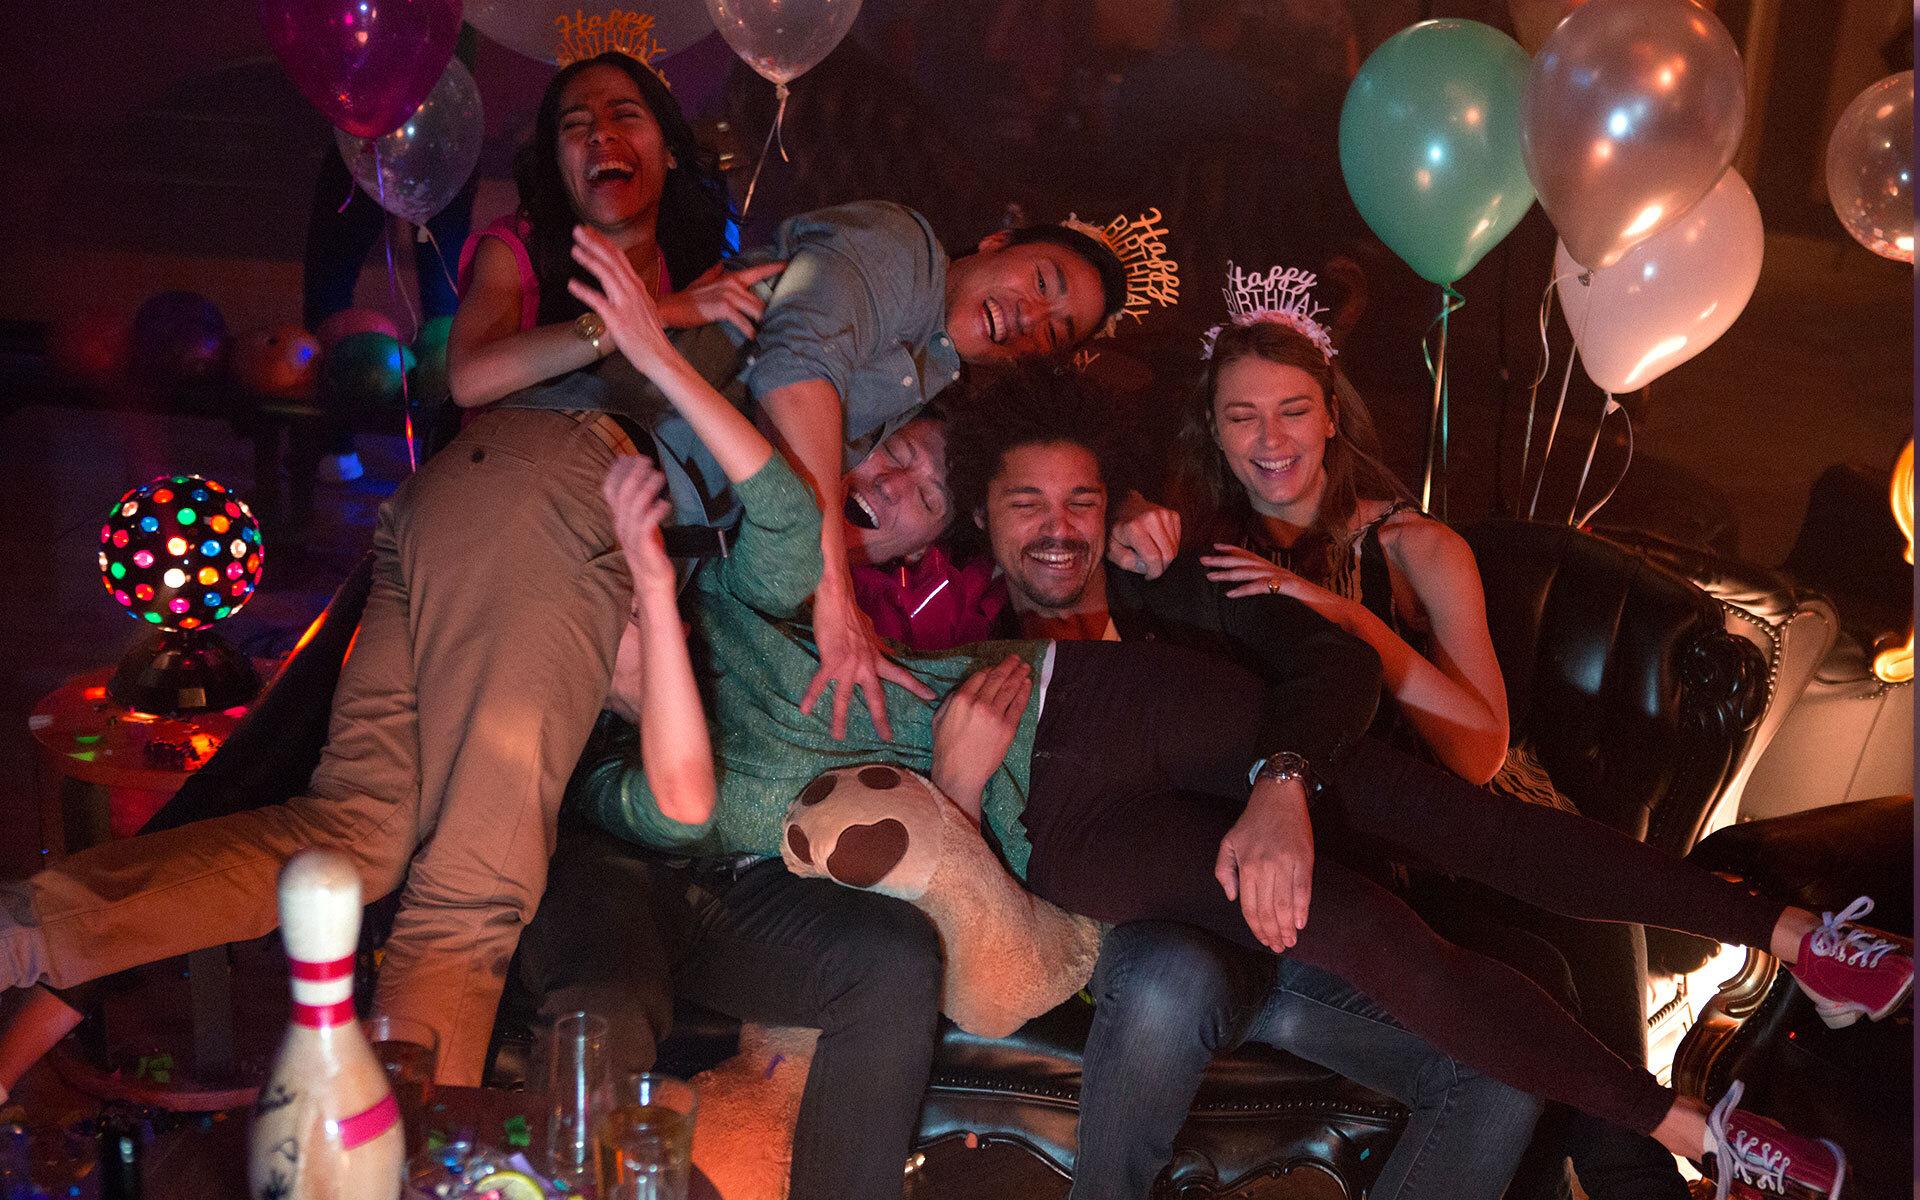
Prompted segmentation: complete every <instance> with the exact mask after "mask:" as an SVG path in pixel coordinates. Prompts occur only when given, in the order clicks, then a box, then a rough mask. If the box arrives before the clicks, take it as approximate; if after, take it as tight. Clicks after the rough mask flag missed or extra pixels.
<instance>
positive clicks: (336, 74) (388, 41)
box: [260, 0, 460, 138]
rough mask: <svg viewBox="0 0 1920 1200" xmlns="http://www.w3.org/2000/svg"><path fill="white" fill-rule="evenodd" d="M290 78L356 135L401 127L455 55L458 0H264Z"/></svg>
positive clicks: (265, 18)
mask: <svg viewBox="0 0 1920 1200" xmlns="http://www.w3.org/2000/svg"><path fill="white" fill-rule="evenodd" d="M260 24H261V25H262V26H264V27H265V28H266V32H267V41H268V43H269V44H270V45H272V47H273V52H274V54H275V55H276V56H277V57H278V58H279V59H280V65H281V66H282V67H284V68H285V69H286V72H287V76H288V78H290V79H292V80H293V86H294V87H296V88H298V89H299V91H300V94H301V95H302V96H305V97H306V98H307V100H308V101H309V102H310V103H311V104H312V105H313V106H314V107H315V108H317V109H319V110H320V113H321V115H322V116H324V117H326V118H327V120H329V121H331V122H333V123H334V124H335V125H336V126H338V127H339V128H341V129H344V130H346V131H347V132H348V133H350V134H352V135H353V136H355V137H363V138H374V137H379V136H380V135H382V134H384V133H388V132H390V131H392V130H394V129H396V128H398V127H399V125H400V123H401V122H402V121H404V120H406V119H407V117H408V116H410V115H411V114H412V113H413V110H414V109H416V108H418V107H420V102H421V101H423V100H425V99H426V98H427V93H428V92H430V91H432V90H433V85H434V84H435V83H436V82H437V81H438V80H439V78H440V73H441V72H442V71H444V70H446V66H447V63H448V62H450V61H451V60H452V59H453V45H454V40H455V39H456V38H457V37H458V36H459V34H460V0H260Z"/></svg>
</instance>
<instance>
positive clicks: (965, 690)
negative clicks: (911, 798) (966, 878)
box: [933, 654, 1033, 825]
mask: <svg viewBox="0 0 1920 1200" xmlns="http://www.w3.org/2000/svg"><path fill="white" fill-rule="evenodd" d="M1032 696H1033V668H1032V667H1029V666H1028V665H1027V662H1026V660H1025V659H1023V658H1021V657H1019V656H1018V655H1014V654H1009V655H1007V656H1006V657H1005V658H1003V659H1001V660H1000V661H999V662H998V663H996V664H995V665H993V666H991V667H988V668H986V669H985V670H981V671H975V672H974V673H973V674H971V675H969V676H967V678H966V681H965V682H963V683H962V684H961V685H960V686H959V687H957V688H955V689H953V691H952V692H950V693H948V695H947V698H946V700H945V701H943V702H942V703H941V705H940V711H939V712H936V713H935V714H934V715H933V785H934V786H935V787H937V788H939V789H940V791H941V792H942V793H944V794H945V795H946V797H947V799H949V800H951V801H953V802H954V803H955V804H957V805H959V806H960V808H961V811H963V812H965V813H966V814H967V815H968V816H969V817H971V818H973V822H974V824H976V825H978V824H979V823H980V795H981V793H982V792H983V791H985V790H986V786H987V780H989V779H991V778H993V773H994V772H995V771H997V770H999V769H1000V764H1001V763H1003V762H1005V761H1006V758H1007V748H1008V747H1009V746H1011V745H1013V735H1014V733H1015V731H1016V730H1018V729H1019V728H1020V718H1021V716H1022V715H1024V714H1025V713H1026V711H1027V701H1028V700H1029V699H1031V698H1032Z"/></svg>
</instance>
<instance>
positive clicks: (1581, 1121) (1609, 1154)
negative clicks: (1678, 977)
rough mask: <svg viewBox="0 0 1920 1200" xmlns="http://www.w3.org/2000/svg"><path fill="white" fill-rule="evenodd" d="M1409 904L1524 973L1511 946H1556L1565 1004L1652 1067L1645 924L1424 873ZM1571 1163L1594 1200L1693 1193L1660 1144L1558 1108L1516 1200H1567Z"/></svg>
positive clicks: (1656, 1199)
mask: <svg viewBox="0 0 1920 1200" xmlns="http://www.w3.org/2000/svg"><path fill="white" fill-rule="evenodd" d="M1408 899H1409V901H1410V902H1411V903H1412V905H1413V907H1414V909H1415V911H1417V912H1418V913H1419V914H1420V916H1421V917H1422V919H1424V920H1425V921H1426V922H1427V923H1428V924H1429V925H1431V926H1433V928H1434V929H1435V930H1437V931H1438V932H1439V933H1440V934H1441V936H1443V937H1445V938H1447V939H1448V940H1449V941H1452V942H1455V943H1457V944H1459V945H1461V946H1465V947H1467V948H1468V949H1472V950H1478V951H1480V952H1482V953H1484V954H1491V955H1493V956H1494V957H1496V958H1499V959H1501V960H1502V961H1505V962H1508V963H1513V965H1516V966H1522V969H1523V970H1525V969H1526V968H1525V967H1524V966H1523V965H1522V964H1520V963H1514V960H1513V959H1512V958H1510V957H1508V956H1507V955H1506V954H1504V953H1502V952H1501V946H1502V945H1503V944H1506V943H1508V942H1510V941H1511V940H1512V939H1513V938H1514V937H1515V936H1521V937H1525V936H1527V935H1532V936H1533V937H1534V938H1535V939H1536V940H1542V941H1544V942H1545V943H1547V944H1548V945H1550V946H1551V947H1552V948H1553V949H1554V950H1555V951H1557V952H1558V954H1559V956H1560V957H1561V958H1562V959H1563V960H1564V962H1565V970H1566V972H1567V976H1568V979H1567V983H1568V987H1569V988H1570V990H1571V999H1570V1001H1569V1002H1568V1005H1567V1007H1568V1008H1569V1010H1570V1011H1572V1012H1573V1013H1574V1015H1575V1016H1576V1017H1577V1018H1578V1019H1579V1021H1580V1024H1581V1025H1582V1026H1583V1027H1584V1028H1585V1029H1586V1030H1587V1032H1589V1033H1591V1034H1593V1036H1594V1037H1596V1038H1599V1039H1600V1041H1602V1042H1603V1043H1605V1044H1606V1046H1607V1048H1608V1049H1610V1050H1612V1051H1613V1052H1614V1053H1615V1054H1618V1055H1619V1056H1620V1057H1621V1058H1623V1059H1625V1060H1626V1061H1627V1062H1630V1063H1636V1064H1644V1063H1645V1062H1646V1061H1647V1020H1646V1004H1645V1000H1644V992H1643V989H1644V988H1645V986H1646V978H1647V970H1646V961H1647V939H1646V932H1645V931H1644V930H1643V929H1642V928H1641V927H1640V926H1638V925H1626V924H1618V923H1614V922H1602V921H1574V920H1569V919H1568V918H1566V917H1562V916H1559V915H1558V914H1556V913H1550V912H1545V911H1543V910H1541V909H1538V908H1535V907H1533V906H1532V905H1529V904H1522V903H1521V902H1519V901H1517V900H1514V899H1512V898H1511V897H1508V896H1502V895H1499V894H1497V893H1494V892H1490V891H1489V890H1488V889H1486V888H1485V887H1482V886H1481V885H1479V884H1475V883H1467V882H1464V881H1460V880H1448V879H1443V878H1439V877H1437V876H1431V875H1425V874H1422V875H1420V876H1418V877H1416V878H1415V880H1414V883H1413V888H1412V890H1411V892H1410V893H1409V895H1408ZM1528 973H1529V974H1533V972H1531V971H1529V972H1528ZM1534 978H1536V979H1538V978H1539V976H1538V975H1534ZM1549 990H1552V989H1551V988H1549ZM1569 1160H1571V1161H1572V1163H1573V1170H1574V1174H1575V1175H1577V1176H1579V1179H1580V1188H1581V1190H1582V1191H1583V1192H1585V1193H1586V1195H1587V1197H1588V1200H1686V1197H1687V1183H1686V1180H1685V1178H1683V1177H1682V1176H1681V1174H1680V1169H1679V1167H1677V1166H1676V1165H1675V1164H1674V1161H1673V1155H1672V1154H1671V1153H1669V1152H1668V1151H1667V1148H1666V1147H1664V1146H1662V1145H1661V1144H1660V1143H1659V1142H1656V1141H1654V1140H1653V1139H1652V1138H1650V1137H1648V1136H1647V1135H1646V1134H1643V1133H1635V1132H1633V1131H1632V1130H1629V1129H1623V1128H1621V1127H1620V1126H1618V1125H1615V1124H1613V1123H1612V1122H1610V1121H1603V1120H1600V1119H1599V1118H1598V1117H1593V1116H1589V1115H1587V1114H1586V1113H1583V1112H1580V1111H1578V1110H1576V1109H1571V1108H1568V1107H1567V1106H1565V1105H1562V1104H1554V1105H1550V1106H1549V1107H1548V1109H1547V1111H1546V1113H1545V1114H1544V1115H1542V1117H1541V1118H1540V1124H1539V1130H1538V1133H1537V1134H1536V1136H1535V1138H1534V1142H1533V1145H1532V1146H1530V1147H1529V1148H1528V1151H1527V1155H1526V1157H1525V1158H1524V1159H1522V1160H1521V1164H1520V1168H1519V1170H1518V1171H1516V1172H1515V1173H1514V1177H1513V1182H1512V1184H1510V1185H1509V1187H1508V1189H1507V1195H1508V1197H1509V1200H1563V1198H1564V1197H1566V1196H1568V1195H1569V1194H1570V1193H1569V1191H1568V1189H1567V1183H1566V1166H1567V1163H1568V1161H1569Z"/></svg>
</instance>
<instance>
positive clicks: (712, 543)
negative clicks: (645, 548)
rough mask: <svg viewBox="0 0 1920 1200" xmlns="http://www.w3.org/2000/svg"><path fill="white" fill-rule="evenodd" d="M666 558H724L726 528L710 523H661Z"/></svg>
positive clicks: (725, 552)
mask: <svg viewBox="0 0 1920 1200" xmlns="http://www.w3.org/2000/svg"><path fill="white" fill-rule="evenodd" d="M660 540H661V541H663V542H665V543H666V546H667V557H668V558H725V557H727V530H725V529H719V528H716V527H715V526H712V525H663V526H661V528H660Z"/></svg>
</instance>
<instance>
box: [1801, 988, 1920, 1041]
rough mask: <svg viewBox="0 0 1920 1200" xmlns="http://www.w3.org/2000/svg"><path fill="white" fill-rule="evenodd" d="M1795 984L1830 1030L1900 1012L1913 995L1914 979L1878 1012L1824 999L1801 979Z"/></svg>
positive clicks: (1848, 1003) (1858, 1005) (1855, 1004)
mask: <svg viewBox="0 0 1920 1200" xmlns="http://www.w3.org/2000/svg"><path fill="white" fill-rule="evenodd" d="M1793 982H1794V985H1795V986H1796V987H1798V988H1799V989H1800V990H1801V991H1802V992H1804V993H1806V997H1807V999H1809V1000H1811V1001H1813V1007H1814V1011H1816V1012H1818V1013H1819V1014H1820V1019H1821V1020H1822V1021H1824V1022H1826V1024H1827V1028H1829V1029H1845V1028H1846V1027H1847V1026H1849V1025H1851V1024H1853V1023H1854V1022H1855V1021H1858V1020H1859V1019H1860V1018H1861V1017H1865V1018H1866V1019H1867V1020H1869V1021H1878V1020H1882V1019H1884V1018H1886V1017H1888V1016H1890V1015H1892V1014H1893V1013H1896V1012H1898V1011H1900V1006H1901V1005H1903V1004H1905V1003H1906V1002H1907V997H1909V996H1911V995H1912V994H1913V977H1912V976H1911V975H1909V976H1908V977H1907V980H1906V982H1905V983H1904V984H1903V985H1902V986H1901V988H1900V990H1899V991H1898V992H1896V993H1895V994H1894V997H1893V999H1891V1000H1889V1001H1887V1002H1886V1003H1885V1004H1883V1005H1881V1006H1880V1008H1879V1009H1878V1010H1875V1009H1870V1008H1868V1007H1867V1006H1866V1005H1864V1004H1859V1003H1851V1002H1841V1001H1834V1000H1825V999H1822V998H1821V997H1820V996H1819V995H1817V994H1816V993H1815V992H1814V991H1813V990H1812V989H1811V988H1809V987H1807V985H1806V984H1804V983H1801V982H1800V980H1799V979H1795V980H1794V981H1793Z"/></svg>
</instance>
